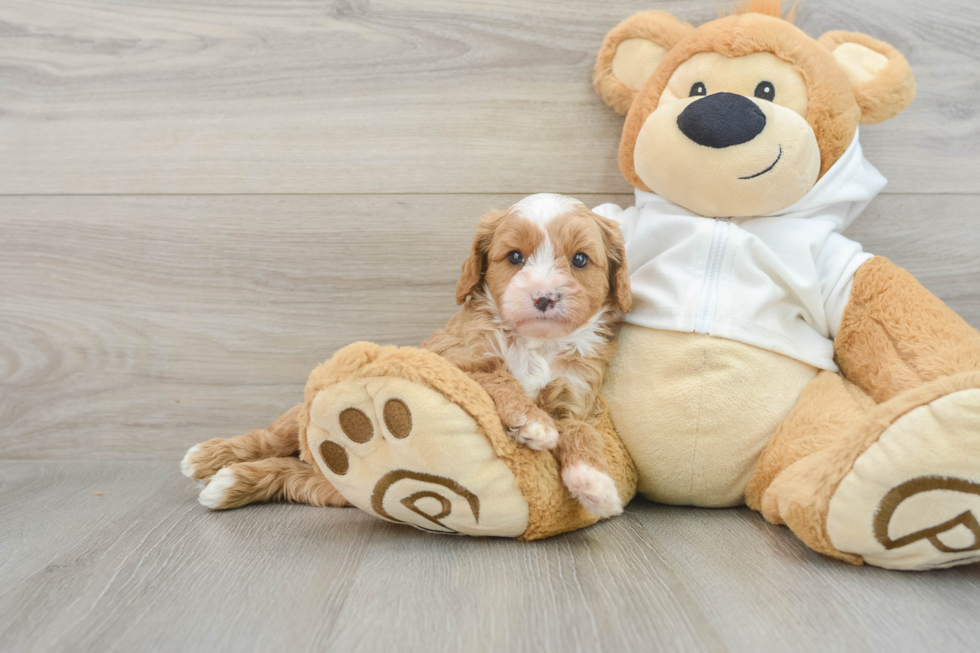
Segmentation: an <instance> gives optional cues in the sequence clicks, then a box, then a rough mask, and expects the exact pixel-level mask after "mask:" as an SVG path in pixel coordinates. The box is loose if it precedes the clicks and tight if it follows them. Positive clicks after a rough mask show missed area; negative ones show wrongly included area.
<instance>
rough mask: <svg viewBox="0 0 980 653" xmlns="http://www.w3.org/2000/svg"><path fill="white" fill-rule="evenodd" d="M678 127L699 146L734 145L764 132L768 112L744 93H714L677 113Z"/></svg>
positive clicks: (719, 146) (718, 146) (746, 141)
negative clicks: (763, 110) (679, 113)
mask: <svg viewBox="0 0 980 653" xmlns="http://www.w3.org/2000/svg"><path fill="white" fill-rule="evenodd" d="M677 126H678V127H679V128H680V130H681V132H682V133H683V134H684V135H685V136H687V137H688V138H690V139H691V140H692V141H694V142H695V143H697V144H698V145H704V146H705V147H715V148H722V147H731V146H732V145H740V144H741V143H748V142H749V141H751V140H752V139H753V138H755V137H756V136H758V135H759V134H761V133H762V130H763V129H765V128H766V114H764V113H762V109H760V108H759V107H757V106H756V104H755V102H753V101H752V100H750V99H749V98H747V97H745V96H744V95H738V94H737V93H712V94H711V95H708V96H706V97H704V98H701V99H700V100H696V101H694V102H692V103H691V104H689V105H687V108H686V109H684V110H683V111H681V115H679V116H677Z"/></svg>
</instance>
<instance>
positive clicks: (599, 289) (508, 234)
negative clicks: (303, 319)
mask: <svg viewBox="0 0 980 653" xmlns="http://www.w3.org/2000/svg"><path fill="white" fill-rule="evenodd" d="M456 302H457V303H459V304H462V305H463V308H462V309H461V310H460V311H459V312H458V313H457V314H456V315H455V316H454V317H453V318H452V319H451V320H450V321H449V324H448V325H447V326H446V328H444V329H440V330H439V331H436V333H435V334H434V335H433V336H432V337H431V338H430V339H429V340H427V341H425V342H423V343H422V347H424V348H426V349H429V350H431V351H433V352H435V353H437V354H439V355H441V356H443V357H444V358H446V359H447V360H449V361H450V362H452V363H454V364H455V365H456V366H457V367H459V368H460V369H461V370H463V371H464V372H466V373H467V374H468V375H469V376H470V377H472V378H473V379H474V380H475V381H477V382H478V383H479V384H480V385H481V386H483V388H484V389H485V390H486V391H487V393H488V394H489V395H490V397H491V398H492V399H493V401H494V404H496V407H497V412H498V413H499V415H500V419H501V421H502V422H503V425H504V427H505V428H507V429H508V432H509V433H510V434H511V436H512V437H513V438H514V439H515V440H517V441H518V442H521V443H523V444H526V445H527V446H528V447H530V448H532V449H550V450H553V451H554V455H555V457H556V458H557V459H558V462H559V464H560V465H561V469H562V480H563V481H564V483H565V485H566V487H568V490H569V491H570V492H571V494H572V495H573V496H574V497H575V498H576V499H577V500H578V501H579V502H580V503H581V504H582V505H583V506H584V507H585V508H586V509H587V510H588V511H589V512H591V513H592V514H593V515H595V516H597V517H608V516H611V515H616V514H619V513H621V512H622V510H623V505H622V501H621V500H620V497H619V494H618V492H617V491H616V486H615V484H614V483H613V480H612V478H610V477H609V475H608V474H607V473H606V463H605V457H604V455H603V442H602V436H601V435H599V433H598V431H597V430H596V428H595V424H596V421H597V418H598V414H597V409H596V397H597V395H598V392H599V387H600V386H601V385H602V379H603V375H604V374H605V371H606V366H607V364H608V362H609V360H610V359H611V358H612V355H613V353H615V348H616V345H615V342H614V340H613V334H614V330H615V328H616V326H617V325H618V324H619V322H620V321H621V320H622V317H623V313H624V312H628V311H629V310H630V303H631V297H630V286H629V273H628V271H627V269H626V264H625V252H624V247H623V237H622V234H621V233H620V231H619V227H618V225H616V223H615V222H613V221H611V220H608V219H606V218H603V217H601V216H599V215H596V214H595V213H593V212H591V211H589V210H588V209H587V208H586V207H585V205H583V204H582V203H581V202H579V201H577V200H573V199H571V198H568V197H563V196H561V195H553V194H539V195H532V196H530V197H527V198H525V199H523V200H521V201H520V202H518V203H517V204H515V205H514V206H512V207H511V208H510V209H509V210H507V211H500V212H491V213H489V214H487V215H486V216H484V218H483V220H482V221H481V223H480V226H479V227H478V229H477V233H476V237H475V239H474V240H473V249H472V252H471V254H470V257H469V258H468V259H467V260H466V262H465V263H464V264H463V270H462V274H461V276H460V279H459V283H458V284H457V286H456Z"/></svg>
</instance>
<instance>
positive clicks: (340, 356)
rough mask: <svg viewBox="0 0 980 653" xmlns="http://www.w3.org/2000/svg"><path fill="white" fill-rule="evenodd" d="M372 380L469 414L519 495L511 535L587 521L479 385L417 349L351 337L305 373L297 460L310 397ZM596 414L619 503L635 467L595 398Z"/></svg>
mask: <svg viewBox="0 0 980 653" xmlns="http://www.w3.org/2000/svg"><path fill="white" fill-rule="evenodd" d="M374 377H397V378H401V379H406V380H408V381H411V382H412V383H417V384H420V385H423V386H425V387H427V388H431V389H432V390H435V391H436V392H438V393H440V394H441V395H443V396H444V397H446V399H448V400H449V401H451V402H453V403H455V404H457V405H458V406H460V407H461V408H462V409H463V410H464V411H465V412H466V413H467V415H469V416H470V417H471V418H473V420H474V421H475V422H476V424H477V425H478V427H479V429H480V431H481V433H482V434H483V435H484V436H485V437H486V438H487V440H488V441H489V442H490V444H491V446H492V447H493V449H494V451H495V453H496V454H497V456H498V457H499V458H500V459H501V460H503V461H504V462H505V463H506V464H507V466H508V467H509V468H510V470H511V471H512V472H513V473H514V477H515V479H516V481H517V485H518V487H519V488H520V490H521V493H522V494H523V495H524V498H525V499H526V500H527V503H528V508H529V517H528V527H527V530H526V531H525V532H524V534H523V535H521V537H520V538H519V539H522V540H535V539H540V538H543V537H550V536H552V535H556V534H558V533H564V532H566V531H571V530H576V529H578V528H583V527H585V526H588V525H590V524H593V523H595V521H596V518H595V517H593V516H592V515H590V514H589V513H588V512H587V511H586V510H585V509H584V508H583V507H582V506H581V505H580V504H579V503H578V502H577V501H575V500H574V499H573V498H572V497H571V495H570V494H569V493H568V491H567V490H565V488H564V486H563V485H562V482H561V478H560V474H559V469H558V464H557V462H556V460H555V458H554V457H553V456H552V455H551V454H550V453H548V452H545V451H532V450H530V449H528V448H527V447H524V446H522V445H519V444H518V443H516V442H514V440H513V439H512V438H510V437H508V436H507V434H506V433H505V432H504V429H503V426H502V425H501V423H500V418H499V417H498V415H497V410H496V408H495V406H494V404H493V402H492V401H491V400H490V398H489V397H488V395H487V393H486V392H485V391H484V390H483V388H482V387H480V385H479V384H478V383H477V382H476V381H474V380H473V379H472V378H470V377H469V376H467V375H466V374H464V373H463V372H461V371H460V370H459V368H457V367H456V366H454V365H452V364H450V363H449V362H448V361H446V359H444V358H442V357H441V356H438V355H437V354H434V353H432V352H429V351H426V350H423V349H417V348H413V347H403V348H397V347H380V346H378V345H375V344H373V343H369V342H359V343H354V344H352V345H348V346H347V347H345V348H344V349H341V350H340V351H338V352H337V353H336V354H334V356H333V358H331V359H330V360H329V361H327V362H326V363H323V364H322V365H320V366H319V367H317V368H316V369H315V370H313V372H312V373H311V374H310V379H309V381H308V382H307V385H306V391H305V401H304V404H303V408H302V409H301V410H300V413H299V432H300V446H301V454H300V457H301V458H302V459H303V460H305V461H308V462H312V461H313V455H312V453H311V452H310V449H309V445H308V444H307V442H306V438H305V433H306V429H307V427H308V426H309V421H310V406H311V405H312V403H313V400H314V399H315V398H316V396H317V394H318V393H319V392H320V391H321V390H322V389H324V388H325V387H327V386H330V385H333V384H335V383H339V382H344V381H354V380H358V379H365V378H374ZM596 413H597V415H598V423H597V428H598V431H599V433H600V434H601V436H602V438H603V447H604V454H605V459H606V465H607V469H608V473H609V475H610V476H612V478H613V479H614V480H615V482H616V487H617V490H618V491H619V494H620V497H621V498H622V499H623V501H624V503H625V502H628V501H629V499H631V498H632V497H633V494H634V493H635V491H636V468H635V467H634V466H633V462H632V460H631V459H630V457H629V454H628V453H627V452H626V449H625V448H624V447H623V445H622V443H621V442H620V441H619V438H617V437H616V434H615V431H614V430H613V428H612V424H611V422H610V421H609V417H608V411H606V410H605V403H604V402H603V400H602V398H601V397H599V398H598V399H597V405H596Z"/></svg>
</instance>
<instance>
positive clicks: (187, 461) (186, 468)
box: [180, 444, 200, 478]
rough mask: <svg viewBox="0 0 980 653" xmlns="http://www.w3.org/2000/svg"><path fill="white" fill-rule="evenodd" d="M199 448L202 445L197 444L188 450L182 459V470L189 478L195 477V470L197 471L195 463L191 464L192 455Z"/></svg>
mask: <svg viewBox="0 0 980 653" xmlns="http://www.w3.org/2000/svg"><path fill="white" fill-rule="evenodd" d="M199 450H200V447H199V446H197V445H196V444H195V445H194V446H193V447H191V448H190V449H188V450H187V453H185V454H184V459H183V460H181V461H180V471H181V473H182V474H183V475H184V476H186V477H188V478H194V472H195V471H197V470H195V469H194V465H192V464H191V457H192V456H193V455H194V454H196V453H197V452H198V451H199Z"/></svg>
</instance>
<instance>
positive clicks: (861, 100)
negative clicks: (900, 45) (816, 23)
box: [820, 32, 915, 125]
mask: <svg viewBox="0 0 980 653" xmlns="http://www.w3.org/2000/svg"><path fill="white" fill-rule="evenodd" d="M820 43H821V44H822V45H824V46H826V47H827V48H828V49H829V50H830V51H831V52H833V53H834V58H835V59H837V63H838V64H839V65H840V67H841V68H843V69H844V72H846V73H847V76H848V78H849V79H850V80H851V88H852V89H853V90H854V99H856V100H857V104H858V106H859V107H860V108H861V122H862V123H863V124H866V125H869V124H874V123H876V122H882V121H883V120H888V119H889V118H894V117H895V116H897V115H898V114H899V112H901V111H902V109H904V108H905V107H907V106H908V105H909V103H910V102H912V99H913V98H914V97H915V77H914V76H913V75H912V68H911V66H909V62H908V61H907V60H906V59H905V57H903V56H902V53H901V52H899V51H898V50H896V49H895V48H893V47H892V46H890V45H888V44H887V43H885V42H884V41H879V40H877V39H873V38H871V37H870V36H868V35H867V34H861V33H859V32H827V33H826V34H824V35H823V36H821V37H820Z"/></svg>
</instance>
